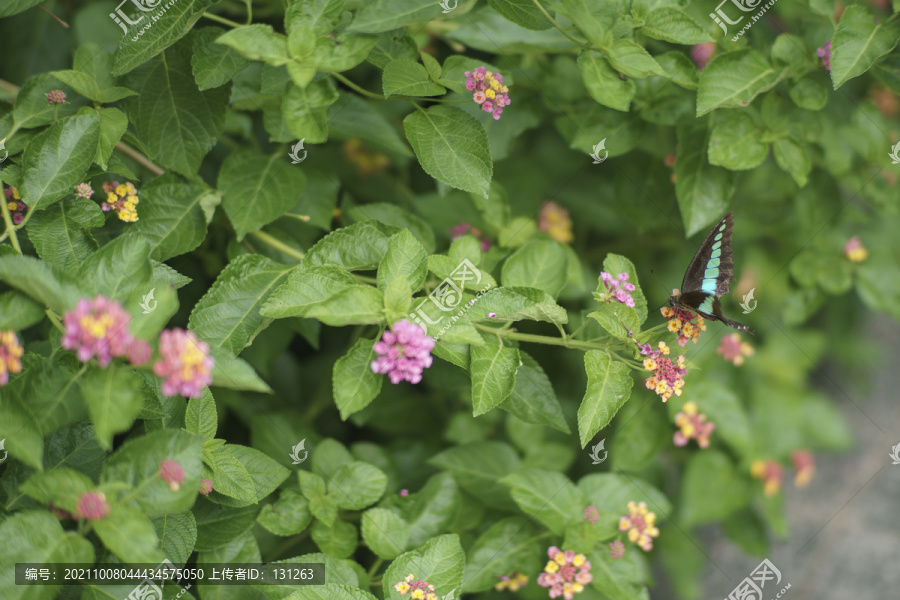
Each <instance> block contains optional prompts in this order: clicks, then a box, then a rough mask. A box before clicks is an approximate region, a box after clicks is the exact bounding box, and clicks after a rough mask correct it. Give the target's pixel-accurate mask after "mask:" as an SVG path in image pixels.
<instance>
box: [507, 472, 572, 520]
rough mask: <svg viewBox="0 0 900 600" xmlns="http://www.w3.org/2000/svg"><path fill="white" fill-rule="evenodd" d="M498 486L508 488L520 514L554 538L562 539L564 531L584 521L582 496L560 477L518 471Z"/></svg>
mask: <svg viewBox="0 0 900 600" xmlns="http://www.w3.org/2000/svg"><path fill="white" fill-rule="evenodd" d="M500 483H501V484H503V485H505V486H508V487H509V488H510V491H511V493H512V497H513V500H515V501H516V504H518V505H519V509H521V510H522V512H524V513H525V514H526V515H527V516H528V517H529V518H534V519H537V520H538V521H540V522H541V523H543V524H544V525H545V526H546V527H547V529H549V530H550V531H552V532H553V533H555V534H557V535H563V534H564V533H565V531H566V527H568V526H569V525H570V524H572V523H577V522H579V521H581V520H582V519H583V518H584V507H585V506H587V504H586V503H585V500H584V495H583V494H582V492H581V490H579V489H578V488H577V487H576V486H575V484H573V483H572V482H571V481H570V480H569V478H568V477H566V476H565V475H563V474H562V473H559V472H556V471H544V470H542V469H521V470H519V471H517V472H516V473H513V474H512V475H507V476H506V477H504V478H503V479H501V480H500Z"/></svg>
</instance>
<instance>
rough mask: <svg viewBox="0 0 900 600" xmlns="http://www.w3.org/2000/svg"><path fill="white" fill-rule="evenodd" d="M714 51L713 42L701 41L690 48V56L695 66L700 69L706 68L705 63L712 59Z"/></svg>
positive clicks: (714, 45)
mask: <svg viewBox="0 0 900 600" xmlns="http://www.w3.org/2000/svg"><path fill="white" fill-rule="evenodd" d="M715 53H716V43H715V42H703V43H701V44H696V45H695V46H694V47H693V48H691V58H692V59H694V64H696V65H697V68H698V69H699V70H701V71H702V70H703V69H705V68H706V65H708V64H709V61H711V60H712V58H713V55H715Z"/></svg>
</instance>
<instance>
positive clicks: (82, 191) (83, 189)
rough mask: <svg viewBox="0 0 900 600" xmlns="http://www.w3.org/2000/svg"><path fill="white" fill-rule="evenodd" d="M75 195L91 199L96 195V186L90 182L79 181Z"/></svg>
mask: <svg viewBox="0 0 900 600" xmlns="http://www.w3.org/2000/svg"><path fill="white" fill-rule="evenodd" d="M75 195H76V196H77V197H78V198H85V199H87V200H89V199H90V198H91V196H93V195H94V188H92V187H91V184H89V183H84V182H82V183H79V184H78V185H76V186H75Z"/></svg>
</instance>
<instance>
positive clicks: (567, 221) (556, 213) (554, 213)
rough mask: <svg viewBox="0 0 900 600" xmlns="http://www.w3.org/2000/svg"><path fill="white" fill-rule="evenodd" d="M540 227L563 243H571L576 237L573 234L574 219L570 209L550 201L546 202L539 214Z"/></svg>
mask: <svg viewBox="0 0 900 600" xmlns="http://www.w3.org/2000/svg"><path fill="white" fill-rule="evenodd" d="M538 229H540V230H541V231H546V232H547V233H548V234H549V235H550V237H552V238H553V239H554V240H556V241H557V242H561V243H563V244H571V243H572V240H573V239H575V237H574V236H573V235H572V219H571V218H569V211H567V210H566V209H565V208H563V207H562V206H560V205H559V204H557V203H556V202H553V201H550V202H547V203H546V204H544V206H543V207H542V208H541V212H540V214H539V215H538Z"/></svg>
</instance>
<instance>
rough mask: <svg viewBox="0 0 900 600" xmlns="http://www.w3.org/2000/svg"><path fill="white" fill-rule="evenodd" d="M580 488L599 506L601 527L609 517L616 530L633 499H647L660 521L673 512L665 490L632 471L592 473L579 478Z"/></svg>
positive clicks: (599, 523)
mask: <svg viewBox="0 0 900 600" xmlns="http://www.w3.org/2000/svg"><path fill="white" fill-rule="evenodd" d="M705 452H708V451H705ZM578 489H579V490H581V492H582V493H583V494H584V499H585V505H588V504H593V505H594V506H596V507H597V508H598V509H599V510H600V519H601V521H600V522H598V523H595V525H597V526H598V527H599V526H601V524H602V523H603V522H605V521H607V520H608V521H609V522H611V523H613V525H614V526H613V530H616V529H617V527H618V522H619V517H621V516H624V515H627V514H628V503H629V502H631V501H634V502H645V503H646V504H647V508H648V509H650V511H652V512H654V513H656V516H657V519H658V520H657V522H659V521H660V520H663V519H666V518H668V517H669V514H670V513H671V512H672V503H671V502H670V501H669V499H668V498H666V496H665V495H664V494H663V493H662V492H660V491H659V490H658V489H656V488H655V487H654V486H652V485H651V484H650V483H648V482H646V481H644V480H643V479H640V478H637V477H634V476H633V475H620V474H613V473H593V474H591V475H586V476H584V477H582V478H581V479H580V480H579V481H578Z"/></svg>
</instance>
